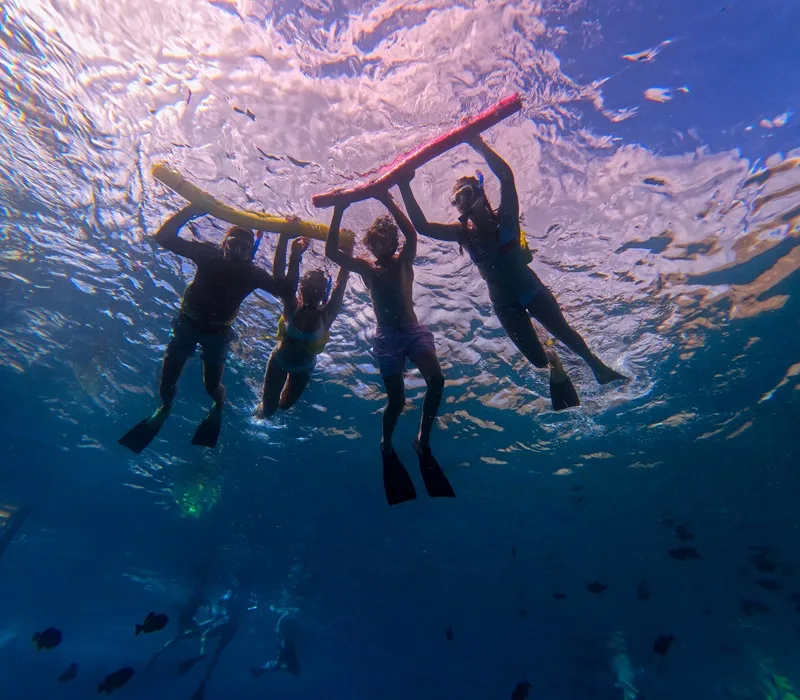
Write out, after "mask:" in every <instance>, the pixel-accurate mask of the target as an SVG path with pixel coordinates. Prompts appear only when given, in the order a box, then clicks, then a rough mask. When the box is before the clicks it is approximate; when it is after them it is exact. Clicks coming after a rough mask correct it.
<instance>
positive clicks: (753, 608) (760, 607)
mask: <svg viewBox="0 0 800 700" xmlns="http://www.w3.org/2000/svg"><path fill="white" fill-rule="evenodd" d="M739 609H740V610H741V611H742V612H743V613H744V614H745V615H747V617H750V616H751V615H755V614H756V613H770V612H772V610H770V609H769V608H768V607H767V606H766V605H764V603H759V602H758V601H757V600H743V601H742V604H741V605H740V606H739Z"/></svg>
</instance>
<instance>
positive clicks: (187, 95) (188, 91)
mask: <svg viewBox="0 0 800 700" xmlns="http://www.w3.org/2000/svg"><path fill="white" fill-rule="evenodd" d="M191 100H192V91H191V90H190V89H189V88H186V104H187V105H188V104H189V102H191Z"/></svg>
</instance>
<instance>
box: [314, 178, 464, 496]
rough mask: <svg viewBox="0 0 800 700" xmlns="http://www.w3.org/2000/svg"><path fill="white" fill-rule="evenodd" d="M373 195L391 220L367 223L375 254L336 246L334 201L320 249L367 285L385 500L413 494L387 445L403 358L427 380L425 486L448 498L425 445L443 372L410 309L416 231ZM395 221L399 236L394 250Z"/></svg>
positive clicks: (420, 446) (421, 440) (421, 437)
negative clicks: (382, 397)
mask: <svg viewBox="0 0 800 700" xmlns="http://www.w3.org/2000/svg"><path fill="white" fill-rule="evenodd" d="M376 198H377V199H378V200H379V201H380V202H382V203H383V204H384V206H386V208H387V209H388V210H389V212H390V213H391V214H392V216H393V217H394V220H395V221H392V218H391V217H389V216H381V217H378V218H377V219H376V220H375V221H374V222H373V224H372V225H371V226H370V227H369V229H367V232H366V235H365V236H364V243H365V244H366V246H367V248H369V250H370V252H371V253H372V254H373V255H374V256H375V261H374V262H373V261H371V260H367V259H366V258H354V257H353V256H352V255H350V254H348V253H344V252H342V251H340V250H339V226H340V224H341V221H342V215H343V214H344V210H345V206H343V205H337V206H336V208H335V209H334V212H333V219H332V221H331V227H330V231H329V232H328V239H327V243H326V247H325V253H326V255H327V256H328V257H329V258H330V259H331V260H333V262H335V263H336V264H337V265H340V266H341V267H342V268H344V269H348V270H350V271H352V272H356V273H358V274H359V275H361V277H362V279H363V280H364V284H365V285H366V287H367V289H368V290H369V295H370V298H371V300H372V308H373V309H374V311H375V316H376V319H377V322H378V327H377V330H376V331H375V338H374V341H373V355H374V356H375V359H376V360H377V361H378V366H379V369H380V373H381V377H382V378H383V383H384V386H385V387H386V394H387V404H386V408H385V409H384V411H383V437H382V439H381V453H382V456H383V482H384V488H385V489H386V500H387V501H388V503H389V505H390V506H391V505H395V504H397V503H402V502H403V501H408V500H411V499H413V498H416V495H417V494H416V491H415V490H414V484H413V483H412V481H411V477H410V476H409V475H408V472H407V471H406V469H405V467H404V466H403V463H402V462H401V461H400V459H399V457H398V456H397V454H396V453H395V451H394V448H393V447H392V435H393V434H394V429H395V426H396V425H397V420H398V418H400V414H401V413H402V412H403V407H404V405H405V386H404V382H403V372H404V371H405V369H406V358H409V359H410V360H411V362H413V363H414V364H415V365H416V366H417V368H418V369H419V371H420V373H421V374H422V376H423V377H424V379H425V383H426V384H427V391H426V392H425V400H424V402H423V404H422V420H421V421H420V426H419V432H418V434H417V438H416V440H415V441H414V448H415V449H416V451H417V454H418V456H419V464H420V471H421V472H422V477H423V480H424V482H425V487H426V489H427V490H428V493H429V494H430V495H431V496H432V497H434V498H435V497H449V498H453V497H455V493H454V492H453V488H452V487H451V486H450V483H449V482H448V481H447V477H446V476H445V475H444V472H443V471H442V469H441V467H440V466H439V464H438V462H437V461H436V458H435V457H434V456H433V454H432V453H431V448H430V437H431V429H432V428H433V422H434V420H435V418H436V413H437V411H438V410H439V404H440V402H441V400H442V391H443V390H444V377H443V376H442V369H441V367H440V366H439V360H438V358H437V357H436V347H435V346H434V343H433V334H432V333H431V332H430V330H428V328H427V327H426V326H422V325H420V324H419V322H418V321H417V316H416V314H415V313H414V299H413V294H412V291H413V285H414V259H415V258H416V255H417V232H416V231H415V230H414V227H413V226H412V225H411V222H410V221H409V220H408V217H407V216H406V215H405V213H404V212H403V210H402V209H400V207H399V206H397V204H396V202H395V201H394V200H393V199H392V196H391V195H390V194H389V192H388V190H387V191H384V192H383V193H381V194H380V195H377V197H376ZM395 222H397V223H395ZM398 225H399V227H400V230H401V231H402V232H403V235H404V236H405V243H404V244H403V247H402V249H401V250H400V252H399V253H397V248H398V243H399V241H398V235H397V233H398Z"/></svg>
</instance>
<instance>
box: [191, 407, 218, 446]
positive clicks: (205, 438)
mask: <svg viewBox="0 0 800 700" xmlns="http://www.w3.org/2000/svg"><path fill="white" fill-rule="evenodd" d="M221 429H222V409H221V408H218V407H217V405H216V404H214V405H213V406H212V407H211V410H210V411H209V412H208V415H207V416H206V417H205V418H203V421H202V423H200V425H198V426H197V430H196V431H195V433H194V437H193V438H192V444H193V445H199V446H200V447H211V448H213V447H216V446H217V440H219V433H220V430H221Z"/></svg>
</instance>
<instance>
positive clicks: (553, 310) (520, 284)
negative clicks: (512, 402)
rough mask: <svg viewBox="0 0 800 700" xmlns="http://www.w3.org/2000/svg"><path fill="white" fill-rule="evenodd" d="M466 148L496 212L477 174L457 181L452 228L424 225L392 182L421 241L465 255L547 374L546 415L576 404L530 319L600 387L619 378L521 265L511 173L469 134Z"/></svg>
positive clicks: (405, 185)
mask: <svg viewBox="0 0 800 700" xmlns="http://www.w3.org/2000/svg"><path fill="white" fill-rule="evenodd" d="M468 143H469V145H470V146H471V147H472V148H473V149H474V150H475V151H476V152H477V153H479V154H480V155H482V156H483V158H484V159H485V160H486V163H487V164H488V166H489V168H490V169H491V171H492V173H494V175H495V176H496V177H497V179H498V180H500V206H499V207H498V208H497V209H493V208H492V206H491V204H490V203H489V200H488V198H487V197H486V193H485V192H484V189H483V175H481V174H480V173H476V176H475V177H472V176H466V177H461V178H459V179H458V180H457V181H456V184H455V187H454V188H453V206H454V207H455V208H456V209H457V210H458V213H459V214H460V216H459V220H458V223H452V224H439V223H433V222H429V221H428V220H427V219H426V218H425V214H424V213H423V212H422V209H421V207H420V206H419V204H418V203H417V200H416V199H415V198H414V193H413V192H412V190H411V178H413V173H410V174H409V176H408V177H407V179H406V180H404V181H403V182H400V183H399V186H400V192H401V193H402V195H403V201H404V202H405V205H406V209H407V210H408V215H409V217H410V218H411V221H412V222H413V224H414V227H415V228H416V229H417V231H419V232H420V233H421V234H422V235H423V236H430V237H431V238H436V239H438V240H440V241H455V242H457V243H458V244H459V246H461V247H463V248H464V249H465V250H466V251H467V253H468V254H469V256H470V258H471V259H472V262H474V263H475V266H476V267H477V268H478V271H479V272H480V273H481V276H482V277H483V279H484V280H486V285H487V287H488V289H489V298H490V299H491V301H492V306H493V307H494V312H495V314H496V315H497V318H498V319H499V321H500V323H501V325H502V326H503V329H504V330H505V331H506V333H507V335H508V337H509V338H510V339H511V341H512V342H513V343H514V345H516V346H517V348H519V350H520V351H521V352H522V354H523V355H524V356H525V357H526V359H527V360H528V361H529V362H531V364H533V365H534V366H536V367H540V368H544V367H548V366H549V368H550V396H551V400H552V405H553V409H554V410H556V411H560V410H562V409H565V408H570V407H573V406H578V405H579V404H580V399H579V398H578V394H577V392H576V391H575V388H574V386H573V385H572V382H571V381H570V379H569V377H568V376H567V373H566V372H565V371H564V367H563V365H562V364H561V361H560V359H559V357H558V355H557V354H556V352H555V351H554V350H552V349H550V350H545V348H544V346H543V345H542V343H541V341H540V340H539V337H538V336H537V334H536V330H535V329H534V327H533V324H532V323H531V317H533V318H535V319H536V320H537V321H539V323H541V324H542V325H543V326H544V327H545V328H546V329H547V330H548V331H549V332H550V333H551V334H552V335H553V336H554V337H555V338H557V339H558V340H560V341H561V342H562V343H564V345H566V346H567V347H568V348H569V349H570V350H572V351H573V352H574V353H575V354H577V355H578V356H579V357H581V358H582V359H583V360H585V361H586V363H587V364H588V365H589V367H590V368H591V370H592V372H593V373H594V376H595V378H596V379H597V381H598V382H599V383H600V384H608V383H610V382H614V381H619V380H625V377H624V376H623V375H621V374H620V373H619V372H616V371H614V370H613V369H611V368H610V367H608V366H607V365H605V364H604V363H603V361H602V360H601V359H600V358H599V357H597V355H595V354H594V353H593V352H592V351H591V350H590V349H589V346H588V345H587V344H586V341H585V340H584V339H583V338H582V337H581V336H580V334H579V333H578V332H577V331H576V330H575V329H574V328H572V327H571V326H570V325H569V323H568V322H567V320H566V319H565V318H564V314H563V313H562V312H561V308H560V307H559V305H558V301H556V298H555V296H553V293H552V292H551V291H550V290H549V289H548V288H547V287H546V286H545V285H544V283H543V282H542V281H541V280H540V279H539V277H538V276H537V275H536V273H535V272H534V271H533V270H532V269H531V268H530V267H529V266H528V265H529V263H530V262H531V261H532V259H533V256H532V255H531V253H530V251H529V250H528V248H527V246H525V245H523V243H522V240H521V239H522V236H521V232H520V226H519V197H518V195H517V187H516V184H515V182H514V173H513V171H512V170H511V167H510V166H509V165H508V163H506V162H505V161H504V160H503V159H502V158H501V157H500V156H499V155H498V154H497V153H495V152H494V151H493V150H492V149H491V148H490V147H489V146H488V145H487V144H486V142H485V141H484V140H483V139H482V138H481V137H480V136H475V137H473V138H472V139H471V140H470V141H468Z"/></svg>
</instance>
